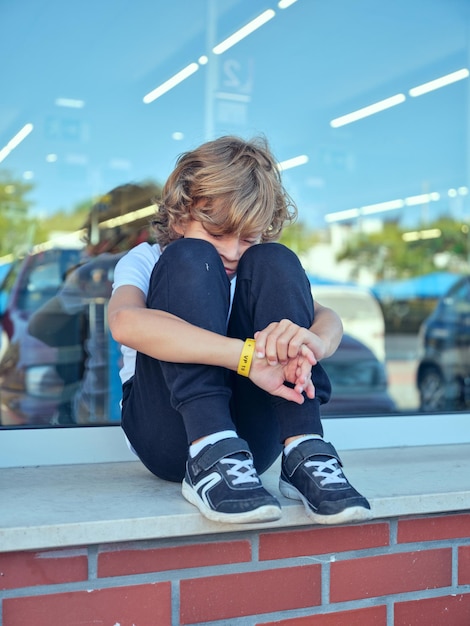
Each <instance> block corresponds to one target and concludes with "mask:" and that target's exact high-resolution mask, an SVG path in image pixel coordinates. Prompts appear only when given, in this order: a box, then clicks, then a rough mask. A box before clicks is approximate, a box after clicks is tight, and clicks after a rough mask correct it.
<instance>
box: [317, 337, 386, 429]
mask: <svg viewBox="0 0 470 626" xmlns="http://www.w3.org/2000/svg"><path fill="white" fill-rule="evenodd" d="M322 365H323V367H324V369H325V371H326V372H327V374H328V376H329V378H330V381H331V387H332V392H331V399H330V401H329V402H328V403H327V404H324V405H322V407H321V413H322V415H323V416H325V417H334V416H336V417H342V416H350V415H356V416H359V415H383V414H390V413H395V412H397V407H396V405H395V402H394V400H393V399H392V397H391V396H390V394H389V392H388V381H387V373H386V370H385V365H384V363H383V362H382V361H380V360H379V359H378V358H377V357H376V356H375V354H374V353H373V352H372V350H370V348H368V347H367V346H366V345H365V344H363V343H362V342H361V341H359V340H358V339H355V338H354V337H351V336H350V335H347V334H345V335H343V338H342V340H341V343H340V345H339V347H338V349H337V350H336V352H335V353H334V354H333V355H332V356H330V357H328V358H327V359H323V361H322Z"/></svg>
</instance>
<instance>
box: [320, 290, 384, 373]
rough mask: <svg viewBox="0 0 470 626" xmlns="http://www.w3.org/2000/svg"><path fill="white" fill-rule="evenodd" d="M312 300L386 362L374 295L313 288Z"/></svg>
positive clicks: (381, 320)
mask: <svg viewBox="0 0 470 626" xmlns="http://www.w3.org/2000/svg"><path fill="white" fill-rule="evenodd" d="M311 289H312V296H313V299H314V300H318V302H319V303H320V304H322V305H323V306H327V307H330V308H331V309H333V310H334V311H336V313H337V314H338V315H339V316H340V318H341V321H342V322H343V328H344V332H345V333H346V334H348V335H351V336H352V337H355V338H356V339H358V340H359V341H362V343H364V344H365V345H366V346H368V347H369V348H370V349H371V350H372V352H373V353H374V354H375V356H376V357H377V358H378V359H379V360H380V361H382V362H383V361H385V320H384V316H383V313H382V308H381V306H380V304H379V301H378V300H377V298H376V297H375V296H374V294H373V293H372V292H371V291H370V290H369V289H367V288H365V287H360V286H357V285H337V284H331V285H330V284H315V283H314V282H312V280H311Z"/></svg>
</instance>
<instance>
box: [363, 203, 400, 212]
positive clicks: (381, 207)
mask: <svg viewBox="0 0 470 626" xmlns="http://www.w3.org/2000/svg"><path fill="white" fill-rule="evenodd" d="M404 204H405V203H404V202H403V200H387V201H386V202H378V203H377V204H368V205H367V206H363V207H361V213H362V215H371V214H372V213H382V211H392V210H393V209H401V208H403V206H404Z"/></svg>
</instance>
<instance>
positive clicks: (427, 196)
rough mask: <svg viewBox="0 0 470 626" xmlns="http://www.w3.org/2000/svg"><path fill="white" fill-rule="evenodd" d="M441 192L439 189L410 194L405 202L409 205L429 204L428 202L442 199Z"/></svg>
mask: <svg viewBox="0 0 470 626" xmlns="http://www.w3.org/2000/svg"><path fill="white" fill-rule="evenodd" d="M440 197H441V196H440V194H439V193H437V191H433V192H432V193H421V194H419V195H417V196H409V197H408V198H405V204H406V205H407V206H416V205H417V204H427V203H428V202H437V200H439V199H440Z"/></svg>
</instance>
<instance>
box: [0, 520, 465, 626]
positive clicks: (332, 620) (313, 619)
mask: <svg viewBox="0 0 470 626" xmlns="http://www.w3.org/2000/svg"><path fill="white" fill-rule="evenodd" d="M0 590H1V591H0V601H1V619H0V625H1V626H77V625H80V626H88V625H89V626H94V625H99V626H175V625H177V624H178V625H180V624H181V625H183V624H208V623H209V624H210V622H211V621H216V620H222V621H223V623H224V624H230V625H233V626H236V625H237V624H240V625H241V624H243V625H245V624H247V623H249V624H250V625H253V626H255V625H256V626H258V625H259V626H261V625H263V626H268V625H269V626H274V625H276V626H441V625H442V626H469V625H470V513H465V514H454V515H453V514H447V515H440V516H432V517H429V516H428V517H419V518H413V519H410V518H403V519H399V520H387V521H376V522H370V523H368V524H363V525H357V526H353V525H351V526H342V527H341V526H337V527H331V528H328V527H318V526H315V527H308V528H303V529H295V530H282V531H278V530H265V531H250V530H247V531H246V532H244V533H237V534H224V535H212V536H210V537H197V538H186V539H181V540H180V541H174V540H172V541H169V540H168V541H163V540H162V541H155V542H145V543H144V542H133V543H130V544H126V545H122V544H117V545H113V544H110V545H106V546H98V547H96V546H90V547H88V548H77V549H62V550H59V549H58V550H49V551H40V552H20V553H3V554H0ZM247 619H249V621H247Z"/></svg>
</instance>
